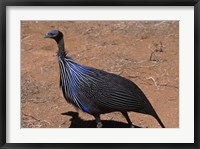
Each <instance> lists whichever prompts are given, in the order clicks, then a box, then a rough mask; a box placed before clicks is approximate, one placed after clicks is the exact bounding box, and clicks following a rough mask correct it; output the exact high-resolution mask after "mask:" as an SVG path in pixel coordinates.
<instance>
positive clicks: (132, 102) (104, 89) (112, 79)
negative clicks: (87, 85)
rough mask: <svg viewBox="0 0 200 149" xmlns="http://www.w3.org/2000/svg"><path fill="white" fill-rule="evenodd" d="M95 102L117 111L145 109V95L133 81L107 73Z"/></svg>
mask: <svg viewBox="0 0 200 149" xmlns="http://www.w3.org/2000/svg"><path fill="white" fill-rule="evenodd" d="M95 88H97V89H98V91H96V96H95V99H94V101H95V102H96V103H97V104H98V105H100V107H102V108H106V109H112V110H117V111H124V110H126V111H128V110H130V111H139V110H142V109H143V108H144V102H145V100H146V97H145V95H144V94H143V92H142V91H141V90H140V89H139V87H138V86H137V85H136V84H134V83H133V82H132V81H130V80H128V79H126V78H123V77H121V76H118V75H114V74H109V73H106V75H105V76H104V81H103V82H100V83H99V84H98V87H95Z"/></svg>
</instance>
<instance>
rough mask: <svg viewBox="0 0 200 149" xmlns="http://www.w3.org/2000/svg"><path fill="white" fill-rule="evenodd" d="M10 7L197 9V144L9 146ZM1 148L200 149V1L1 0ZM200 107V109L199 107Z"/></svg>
mask: <svg viewBox="0 0 200 149" xmlns="http://www.w3.org/2000/svg"><path fill="white" fill-rule="evenodd" d="M6 6H194V80H195V81H194V128H195V131H194V143H145V144H142V143H116V144H115V143H109V144H108V143H107V144H105V143H78V144H73V143H6ZM0 10H1V13H0V22H2V23H1V24H0V49H1V50H0V72H1V73H0V97H1V99H0V148H1V149H9V148H15V149H22V148H37V149H41V148H49V149H58V148H61V149H62V148H73V149H83V148H87V149H88V148H108V147H109V148H141V149H145V148H149V149H154V148H158V147H159V148H162V149H168V148H170V149H175V148H180V147H181V148H185V149H186V148H187V149H198V148H199V147H200V143H199V140H200V138H199V134H200V133H199V132H200V129H199V124H200V119H199V116H200V114H199V113H200V110H199V108H200V107H199V101H198V98H199V92H198V91H199V89H198V87H199V84H200V80H199V79H198V75H199V71H200V69H199V68H198V67H199V64H200V58H199V59H198V56H200V55H199V51H198V50H199V48H200V44H199V43H200V38H199V36H200V29H199V26H200V19H199V18H200V1H199V0H124V1H121V0H95V1H93V0H57V1H55V0H28V1H27V0H0ZM198 107H199V108H198Z"/></svg>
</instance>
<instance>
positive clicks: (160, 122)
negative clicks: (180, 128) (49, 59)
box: [153, 112, 165, 128]
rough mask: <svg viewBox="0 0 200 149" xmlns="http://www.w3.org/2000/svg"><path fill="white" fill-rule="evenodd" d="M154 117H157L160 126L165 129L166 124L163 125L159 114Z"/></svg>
mask: <svg viewBox="0 0 200 149" xmlns="http://www.w3.org/2000/svg"><path fill="white" fill-rule="evenodd" d="M153 117H155V119H156V120H157V121H158V123H159V124H160V126H161V127H162V128H165V126H164V124H163V123H162V121H161V120H160V118H159V117H158V114H157V113H156V112H155V114H154V115H153Z"/></svg>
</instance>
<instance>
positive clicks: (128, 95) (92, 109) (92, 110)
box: [45, 30, 165, 128]
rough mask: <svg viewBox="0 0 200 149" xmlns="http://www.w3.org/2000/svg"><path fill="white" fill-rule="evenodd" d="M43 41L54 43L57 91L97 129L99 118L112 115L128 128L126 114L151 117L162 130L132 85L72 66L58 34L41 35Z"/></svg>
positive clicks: (133, 84)
mask: <svg viewBox="0 0 200 149" xmlns="http://www.w3.org/2000/svg"><path fill="white" fill-rule="evenodd" d="M45 38H52V39H54V40H55V41H56V43H57V45H58V54H57V56H58V62H59V67H60V87H61V88H62V92H63V95H64V97H65V99H66V100H67V101H68V102H69V103H71V104H73V105H74V106H75V107H78V108H79V109H81V110H82V111H84V112H86V113H88V114H90V115H93V116H94V117H95V120H96V123H97V127H98V128H100V127H102V126H103V125H102V122H101V120H100V115H101V114H105V113H109V112H115V111H118V112H121V113H122V114H123V115H124V117H125V118H126V120H127V122H128V124H129V125H130V126H131V127H132V126H133V125H132V122H131V120H130V118H129V116H128V113H127V112H129V111H130V112H131V111H133V112H138V113H143V114H148V115H151V116H153V117H154V118H155V119H156V120H157V121H158V123H159V124H160V125H161V127H163V128H165V126H164V125H163V123H162V122H161V120H160V118H159V117H158V115H157V113H156V112H155V110H154V108H153V106H152V105H151V103H150V102H149V101H148V99H147V97H146V96H145V95H144V93H143V92H142V91H141V89H140V88H139V87H138V86H137V85H136V84H135V83H133V82H132V81H130V80H128V79H126V78H124V77H121V76H119V75H116V74H113V73H108V72H105V71H103V70H99V69H96V68H92V67H88V66H83V65H81V64H78V63H76V62H75V61H74V60H73V59H72V58H70V57H69V56H68V55H67V53H66V51H65V47H64V39H63V33H62V32H60V31H58V30H51V31H49V32H47V33H46V34H45Z"/></svg>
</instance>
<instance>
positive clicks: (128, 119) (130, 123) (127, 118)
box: [121, 112, 134, 128]
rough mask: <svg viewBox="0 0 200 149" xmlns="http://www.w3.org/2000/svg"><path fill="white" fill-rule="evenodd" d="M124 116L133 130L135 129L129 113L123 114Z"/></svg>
mask: <svg viewBox="0 0 200 149" xmlns="http://www.w3.org/2000/svg"><path fill="white" fill-rule="evenodd" d="M121 113H122V115H123V116H124V117H125V118H126V121H127V122H128V124H129V125H130V126H131V128H134V126H133V124H132V122H131V120H130V118H129V116H128V113H127V112H121Z"/></svg>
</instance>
